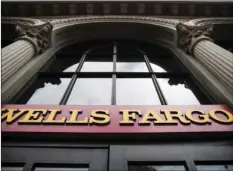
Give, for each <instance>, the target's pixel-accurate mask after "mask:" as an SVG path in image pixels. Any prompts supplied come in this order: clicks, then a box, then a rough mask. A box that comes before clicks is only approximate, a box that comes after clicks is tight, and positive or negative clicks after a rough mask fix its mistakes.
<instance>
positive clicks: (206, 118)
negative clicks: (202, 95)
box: [185, 110, 211, 124]
mask: <svg viewBox="0 0 233 171" xmlns="http://www.w3.org/2000/svg"><path fill="white" fill-rule="evenodd" d="M193 114H198V117H199V119H196V118H194V117H193ZM185 116H186V117H187V118H188V119H189V120H191V121H192V122H193V123H197V124H209V123H211V122H210V121H209V116H208V115H207V114H205V113H204V112H203V111H201V110H188V111H187V112H186V115H185Z"/></svg>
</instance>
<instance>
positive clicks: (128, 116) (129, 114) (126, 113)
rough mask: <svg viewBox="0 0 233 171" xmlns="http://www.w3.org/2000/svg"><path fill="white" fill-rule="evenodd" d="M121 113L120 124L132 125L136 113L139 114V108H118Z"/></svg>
mask: <svg viewBox="0 0 233 171" xmlns="http://www.w3.org/2000/svg"><path fill="white" fill-rule="evenodd" d="M120 113H121V114H123V120H122V121H120V125H134V121H136V114H138V115H141V114H142V112H141V110H120Z"/></svg>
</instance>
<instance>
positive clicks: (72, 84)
mask: <svg viewBox="0 0 233 171" xmlns="http://www.w3.org/2000/svg"><path fill="white" fill-rule="evenodd" d="M88 52H90V50H89V51H88ZM88 52H85V53H84V54H83V56H82V58H81V60H80V62H79V65H78V67H77V69H76V71H75V73H74V75H73V76H72V78H71V81H70V83H69V85H68V87H67V89H66V91H65V93H64V95H63V96H62V99H61V101H60V103H59V105H65V104H66V103H67V101H68V99H69V96H70V93H71V91H72V89H73V87H74V85H75V82H76V80H77V74H78V72H80V70H81V68H82V66H83V63H84V61H85V59H86V56H87V54H88Z"/></svg>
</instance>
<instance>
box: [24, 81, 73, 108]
mask: <svg viewBox="0 0 233 171" xmlns="http://www.w3.org/2000/svg"><path fill="white" fill-rule="evenodd" d="M57 79H58V82H59V83H55V84H51V82H44V83H43V86H41V87H39V88H38V89H36V91H35V92H34V94H33V95H32V96H31V97H30V99H29V100H28V102H27V104H59V102H60V100H61V98H62V96H63V94H64V92H65V90H66V88H67V86H68V84H69V82H70V79H69V78H57Z"/></svg>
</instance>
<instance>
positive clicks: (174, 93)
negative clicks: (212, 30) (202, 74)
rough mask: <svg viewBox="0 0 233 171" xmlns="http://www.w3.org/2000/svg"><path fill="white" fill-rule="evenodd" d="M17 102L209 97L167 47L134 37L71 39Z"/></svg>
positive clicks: (178, 101)
mask: <svg viewBox="0 0 233 171" xmlns="http://www.w3.org/2000/svg"><path fill="white" fill-rule="evenodd" d="M16 102H17V103H23V104H25V103H27V104H63V105H65V104H67V105H68V104H75V105H161V104H162V105H167V104H168V105H186V104H190V105H195V104H208V103H211V102H210V100H209V99H208V98H206V96H205V94H204V93H203V92H202V91H201V90H200V89H199V88H198V86H197V85H196V84H195V81H193V78H192V76H191V75H190V73H189V72H188V70H187V69H186V68H185V67H184V66H183V65H182V64H181V62H180V61H178V59H177V58H175V57H174V56H173V55H172V54H171V53H170V52H168V51H167V50H166V49H164V48H161V47H158V46H155V45H152V44H147V43H145V42H137V41H115V42H111V41H108V42H106V41H103V42H88V43H83V44H75V45H72V46H70V47H67V48H66V49H64V50H62V51H61V52H59V53H58V54H57V55H56V57H54V58H53V59H51V61H50V62H49V63H48V64H47V65H46V66H44V67H43V68H42V69H41V71H40V72H39V73H38V76H37V78H36V81H34V82H32V84H29V88H27V89H26V88H25V89H24V92H22V93H21V95H18V98H16Z"/></svg>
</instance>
